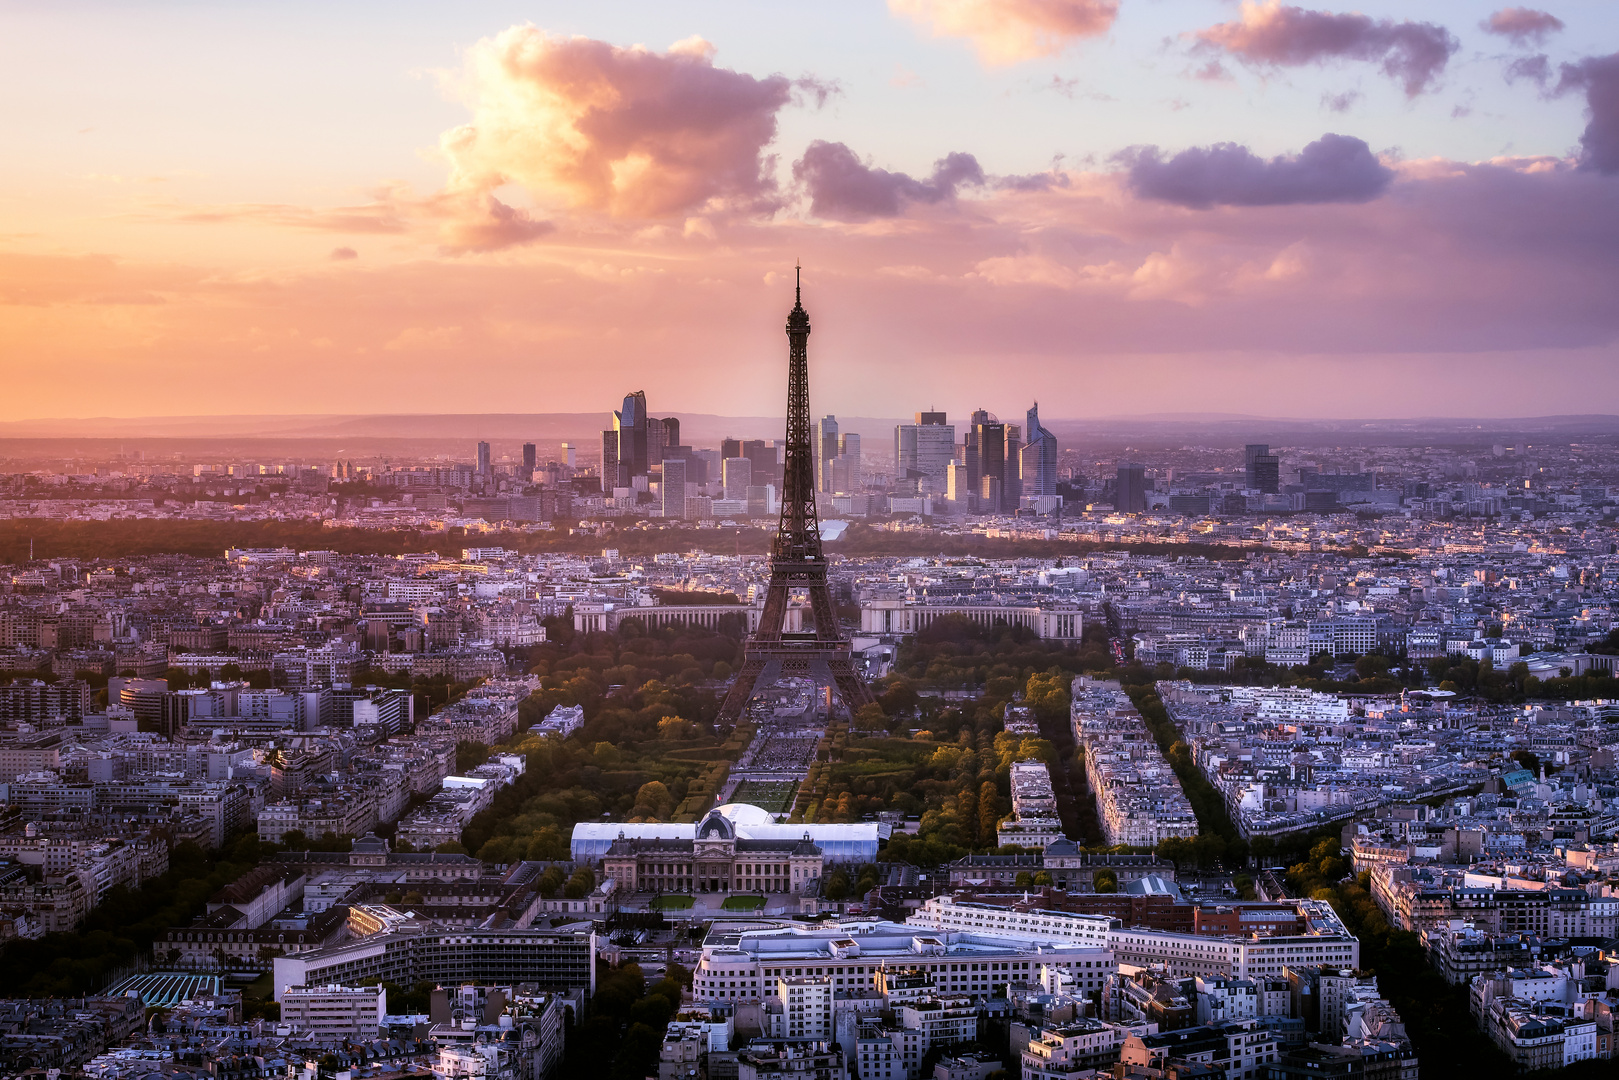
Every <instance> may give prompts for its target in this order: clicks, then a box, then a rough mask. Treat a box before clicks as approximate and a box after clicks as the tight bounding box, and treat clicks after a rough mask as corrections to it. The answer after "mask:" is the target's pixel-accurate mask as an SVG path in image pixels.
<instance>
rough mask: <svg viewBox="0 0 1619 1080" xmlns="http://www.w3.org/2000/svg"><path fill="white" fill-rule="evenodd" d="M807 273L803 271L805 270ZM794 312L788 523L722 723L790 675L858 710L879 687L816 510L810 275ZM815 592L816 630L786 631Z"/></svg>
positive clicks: (785, 480) (784, 486)
mask: <svg viewBox="0 0 1619 1080" xmlns="http://www.w3.org/2000/svg"><path fill="white" fill-rule="evenodd" d="M799 274H800V275H802V269H800V270H799ZM794 294H795V295H794V302H793V310H792V311H790V312H789V313H788V314H787V342H788V346H787V439H786V444H787V445H786V454H787V460H786V462H785V464H784V465H783V466H782V483H781V523H780V525H779V526H778V527H777V529H776V539H775V542H774V544H773V545H772V548H771V561H770V587H769V590H768V591H767V592H766V593H765V606H764V613H763V615H762V616H761V618H760V620H759V628H758V630H756V631H755V632H754V634H753V636H752V637H750V638H749V639H748V641H747V644H746V645H745V646H744V648H743V660H742V670H741V671H740V672H738V673H737V677H736V681H735V682H733V683H732V684H731V689H730V691H729V692H728V693H727V694H726V695H725V701H724V703H723V704H722V705H721V706H720V715H719V722H720V723H722V724H727V723H729V724H734V723H736V721H737V720H738V719H740V718H741V716H742V710H743V709H744V708H746V707H747V704H748V701H749V700H750V699H751V698H752V697H753V695H754V694H755V693H756V692H758V691H759V690H762V689H765V688H767V687H769V686H770V685H772V684H773V683H775V682H776V681H777V680H778V679H780V678H782V677H783V676H796V677H799V678H812V679H814V680H815V681H816V682H817V683H818V684H820V685H827V684H830V685H831V686H832V687H833V688H834V689H835V690H836V692H837V696H838V699H839V700H840V701H841V702H842V704H843V707H844V708H845V709H847V710H848V711H849V715H850V716H853V715H854V714H855V713H856V712H857V711H858V710H859V709H860V707H861V706H863V705H869V704H872V703H874V701H875V700H876V699H875V698H873V696H872V693H871V688H870V687H869V686H867V685H866V682H865V680H864V679H862V678H861V677H860V675H859V673H858V672H856V671H855V668H854V661H853V658H852V654H851V650H850V645H849V639H848V637H847V636H845V634H844V633H843V630H842V628H841V627H839V626H838V619H837V609H836V608H834V607H833V604H832V593H831V591H830V590H829V589H828V588H827V581H826V556H825V555H824V554H823V553H822V551H821V525H820V521H819V518H818V516H817V514H816V510H815V459H814V456H813V454H812V452H811V449H810V406H809V334H810V320H809V313H808V312H806V311H805V310H804V290H803V282H802V278H801V277H800V280H799V282H798V284H797V286H796V288H795V290H794ZM795 592H801V593H806V594H808V597H809V607H810V615H811V617H812V619H813V622H814V626H813V628H811V629H809V630H806V631H804V632H801V633H789V632H785V631H784V630H783V628H782V627H783V624H784V622H785V620H786V616H787V604H788V601H789V599H791V597H792V594H793V593H795Z"/></svg>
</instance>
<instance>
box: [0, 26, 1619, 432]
mask: <svg viewBox="0 0 1619 1080" xmlns="http://www.w3.org/2000/svg"><path fill="white" fill-rule="evenodd" d="M0 132H3V136H4V151H3V154H4V158H3V160H4V163H5V167H4V169H3V170H0V378H3V385H4V392H3V393H0V420H15V419H25V418H37V417H73V416H79V417H82V416H138V415H170V414H173V415H191V414H208V413H271V412H274V413H335V412H342V413H394V412H502V413H512V412H572V411H586V410H597V409H600V410H604V411H605V410H607V409H610V408H612V407H613V405H614V402H615V401H616V400H617V399H618V398H621V397H622V396H623V394H624V393H626V392H627V391H630V390H635V389H645V390H646V392H647V395H648V399H649V402H650V403H651V407H652V410H653V412H654V413H655V414H660V415H661V414H666V413H671V414H672V413H678V412H680V411H681V410H688V411H693V412H706V413H721V414H741V415H759V414H772V413H775V412H778V411H779V410H780V409H781V407H782V400H783V398H784V394H785V382H784V375H785V365H784V359H785V350H786V341H785V337H784V335H783V333H782V322H783V318H784V316H785V314H786V310H787V308H788V307H789V306H790V305H791V279H792V266H793V262H794V260H795V259H802V260H803V262H804V265H805V271H804V282H805V306H806V307H807V308H808V309H809V311H810V315H811V317H812V320H813V323H814V336H813V337H812V338H811V340H810V356H811V390H812V400H813V403H814V406H815V409H816V411H817V412H834V413H847V414H858V415H865V416H882V415H903V414H907V413H910V412H913V411H915V410H917V409H922V408H928V407H931V406H936V407H938V408H942V409H946V410H948V411H950V412H951V413H952V414H955V415H957V416H959V415H962V414H965V413H966V412H967V411H968V410H970V409H972V408H975V407H978V406H980V405H981V406H983V407H985V408H989V409H991V410H992V411H998V412H1000V413H1001V414H1002V415H1003V416H1010V415H1016V414H1019V413H1021V411H1022V410H1023V409H1026V408H1027V407H1028V404H1029V402H1030V401H1032V400H1035V399H1038V400H1039V402H1040V407H1041V412H1042V415H1046V416H1050V417H1060V418H1084V417H1090V416H1117V415H1135V414H1149V413H1179V412H1228V413H1251V414H1257V415H1267V416H1295V417H1313V416H1319V417H1406V416H1429V415H1431V416H1474V415H1476V416H1528V415H1543V414H1553V413H1599V412H1607V413H1619V348H1616V346H1615V337H1616V334H1619V4H1615V3H1613V2H1612V0H1556V2H1554V3H1553V2H1548V3H1547V5H1546V6H1545V7H1544V8H1540V7H1536V8H1527V7H1504V6H1503V5H1501V4H1498V3H1493V4H1492V3H1472V2H1464V0H1454V2H1437V0H1435V2H1428V3H1409V2H1407V3H1394V2H1383V0H1375V2H1368V3H1361V4H1358V5H1355V6H1349V5H1345V6H1336V5H1325V6H1321V7H1310V6H1300V7H1294V6H1290V5H1285V4H1276V3H1235V2H1226V0H1116V2H1115V0H889V2H887V3H884V2H883V0H862V2H836V0H831V2H822V3H816V4H797V3H795V4H788V3H776V2H767V0H751V2H738V3H696V2H679V0H662V2H659V3H632V2H626V0H611V2H596V3H567V4H564V3H523V4H516V3H472V2H466V3H455V4H446V3H442V2H438V3H407V2H398V0H393V2H389V3H361V2H349V3H344V2H334V0H327V2H322V3H303V2H293V0H276V2H273V3H245V2H233V3H229V4H225V3H215V4H208V3H190V2H188V3H181V2H174V3H143V2H137V0H124V2H119V3H80V2H75V0H51V2H48V3H47V2H40V3H26V2H16V0H11V2H4V0H0Z"/></svg>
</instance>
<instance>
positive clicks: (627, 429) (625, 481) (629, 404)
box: [613, 390, 651, 487]
mask: <svg viewBox="0 0 1619 1080" xmlns="http://www.w3.org/2000/svg"><path fill="white" fill-rule="evenodd" d="M647 426H648V425H647V414H646V391H644V390H637V391H636V392H635V393H633V394H627V395H625V397H624V407H623V408H622V409H621V410H619V411H618V412H615V413H614V414H613V430H614V431H615V432H617V433H618V479H619V483H618V485H617V486H619V487H629V486H630V480H631V478H632V477H636V476H645V475H646V474H647V471H648V468H649V464H648V463H649V461H650V460H651V459H650V458H648V457H647V451H648V446H647Z"/></svg>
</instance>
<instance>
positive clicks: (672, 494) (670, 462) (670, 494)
mask: <svg viewBox="0 0 1619 1080" xmlns="http://www.w3.org/2000/svg"><path fill="white" fill-rule="evenodd" d="M663 516H664V517H666V518H684V517H685V516H686V459H685V458H668V459H666V460H665V461H664V463H663Z"/></svg>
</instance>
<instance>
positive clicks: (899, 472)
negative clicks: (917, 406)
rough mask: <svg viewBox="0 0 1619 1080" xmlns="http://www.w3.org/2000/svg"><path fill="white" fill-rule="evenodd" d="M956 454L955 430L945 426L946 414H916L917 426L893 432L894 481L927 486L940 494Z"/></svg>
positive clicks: (945, 485)
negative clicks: (909, 481)
mask: <svg viewBox="0 0 1619 1080" xmlns="http://www.w3.org/2000/svg"><path fill="white" fill-rule="evenodd" d="M955 452H956V429H955V428H954V427H953V426H952V425H950V424H948V423H946V422H945V414H944V413H942V412H919V413H917V414H916V423H914V424H898V425H896V426H895V428H894V469H895V477H894V478H895V479H896V480H915V481H917V483H918V484H919V485H921V484H923V483H926V484H927V485H928V487H929V489H930V490H931V491H933V492H935V493H939V494H942V493H943V492H944V491H945V489H946V488H947V487H948V486H949V483H950V477H949V474H950V464H951V462H952V461H954V460H955Z"/></svg>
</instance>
